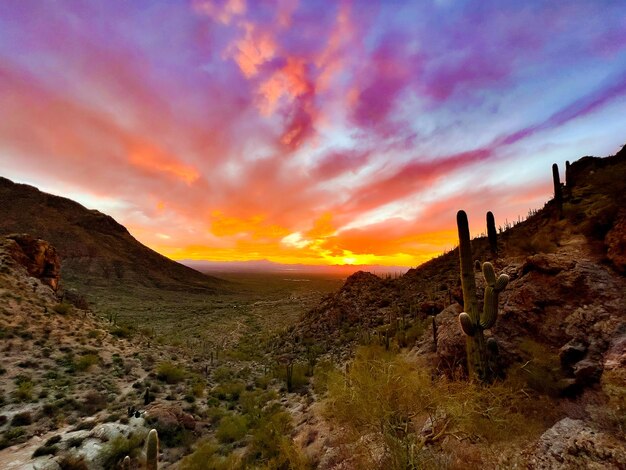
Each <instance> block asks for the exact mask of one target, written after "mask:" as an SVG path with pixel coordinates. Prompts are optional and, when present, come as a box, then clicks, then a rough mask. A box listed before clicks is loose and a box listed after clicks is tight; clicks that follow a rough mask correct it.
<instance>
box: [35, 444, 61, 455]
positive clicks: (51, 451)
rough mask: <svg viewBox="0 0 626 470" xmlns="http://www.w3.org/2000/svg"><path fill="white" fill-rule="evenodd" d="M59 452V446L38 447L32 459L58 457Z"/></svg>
mask: <svg viewBox="0 0 626 470" xmlns="http://www.w3.org/2000/svg"><path fill="white" fill-rule="evenodd" d="M58 451H59V448H58V446H55V445H50V446H49V445H43V446H41V447H37V449H35V452H33V455H32V458H36V457H41V456H43V455H56V453H57V452H58Z"/></svg>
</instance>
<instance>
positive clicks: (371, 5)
mask: <svg viewBox="0 0 626 470" xmlns="http://www.w3.org/2000/svg"><path fill="white" fill-rule="evenodd" d="M624 143H626V1H623V0H568V1H520V2H513V1H510V2H507V1H502V0H480V1H479V0H477V1H469V0H421V1H408V0H407V1H398V0H391V1H377V2H375V1H340V0H316V1H308V0H299V1H297V0H293V1H292V0H258V1H252V0H224V1H218V0H215V1H213V0H196V1H189V0H186V1H182V0H181V1H176V0H160V1H154V0H151V1H148V0H143V1H141V0H132V1H121V0H119V1H117V0H100V1H96V0H92V1H83V0H80V1H79V0H76V1H72V0H56V1H53V0H50V1H41V0H2V1H0V175H1V176H5V177H7V178H10V179H12V180H14V181H17V182H22V183H28V184H32V185H35V186H37V187H39V188H40V189H42V190H44V191H48V192H52V193H54V194H59V195H63V196H66V197H69V198H71V199H74V200H77V201H79V202H81V203H82V204H84V205H86V206H87V207H89V208H95V209H98V210H101V211H102V212H105V213H108V214H110V215H112V216H113V217H115V218H116V219H117V220H118V221H119V222H121V223H122V224H124V225H125V226H126V227H127V228H128V229H129V230H130V232H131V233H132V234H133V235H134V236H135V237H136V238H137V239H139V240H140V241H141V242H143V243H145V244H147V245H148V246H150V247H151V248H153V249H155V250H157V251H159V252H161V253H163V254H164V255H166V256H169V257H171V258H174V259H178V260H182V259H197V260H216V261H227V260H239V261H241V260H260V259H268V260H271V261H274V262H278V263H304V264H344V263H345V264H382V265H396V266H415V265H417V264H419V263H421V262H422V261H425V260H427V259H429V258H430V257H432V256H434V255H437V254H439V253H441V252H442V251H443V250H445V249H449V248H452V247H453V246H454V245H455V244H456V227H455V214H456V211H457V210H458V209H465V210H466V211H467V212H468V214H469V217H470V226H471V228H472V231H473V232H474V233H478V232H482V231H484V230H485V228H484V226H485V222H484V221H485V212H486V211H488V210H491V211H493V212H494V214H495V216H496V223H497V224H504V221H505V219H508V220H509V221H511V220H514V219H517V217H518V215H522V216H525V215H526V213H527V212H528V209H530V208H539V207H541V206H543V203H544V202H545V201H546V200H547V199H549V198H550V197H551V193H552V181H551V170H550V166H551V165H552V163H553V162H557V163H559V164H560V165H561V166H562V165H563V163H564V162H565V160H575V159H576V158H578V157H580V156H583V155H600V156H603V155H608V154H613V153H615V152H616V151H617V150H618V149H619V148H620V146H621V145H623V144H624Z"/></svg>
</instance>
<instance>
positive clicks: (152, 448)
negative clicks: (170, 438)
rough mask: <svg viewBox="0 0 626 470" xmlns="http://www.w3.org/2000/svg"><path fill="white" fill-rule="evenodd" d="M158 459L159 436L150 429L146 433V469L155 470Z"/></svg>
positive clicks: (155, 431)
mask: <svg viewBox="0 0 626 470" xmlns="http://www.w3.org/2000/svg"><path fill="white" fill-rule="evenodd" d="M158 457H159V435H158V434H157V430H156V429H152V430H151V431H150V432H149V433H148V442H147V444H146V468H147V469H148V470H157V468H158Z"/></svg>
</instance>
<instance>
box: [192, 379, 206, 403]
mask: <svg viewBox="0 0 626 470" xmlns="http://www.w3.org/2000/svg"><path fill="white" fill-rule="evenodd" d="M205 388H206V382H205V380H204V379H203V378H202V377H200V376H195V377H194V378H193V380H192V381H191V387H190V392H191V395H192V396H193V397H195V398H202V395H204V389H205Z"/></svg>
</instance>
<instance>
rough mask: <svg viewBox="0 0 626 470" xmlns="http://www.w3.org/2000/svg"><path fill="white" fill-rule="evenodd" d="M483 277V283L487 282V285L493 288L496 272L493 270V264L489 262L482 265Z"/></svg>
mask: <svg viewBox="0 0 626 470" xmlns="http://www.w3.org/2000/svg"><path fill="white" fill-rule="evenodd" d="M483 276H484V277H485V281H487V285H488V286H491V287H493V285H494V284H495V283H496V271H495V270H494V269H493V264H491V263H489V262H486V263H483Z"/></svg>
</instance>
